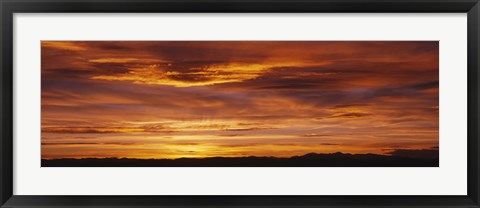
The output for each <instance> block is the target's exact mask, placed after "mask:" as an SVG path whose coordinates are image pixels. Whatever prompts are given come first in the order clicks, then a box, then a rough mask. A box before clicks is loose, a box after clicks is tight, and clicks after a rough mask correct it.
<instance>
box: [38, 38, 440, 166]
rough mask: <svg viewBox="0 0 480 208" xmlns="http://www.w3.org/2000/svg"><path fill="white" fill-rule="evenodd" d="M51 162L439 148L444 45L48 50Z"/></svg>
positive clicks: (51, 45) (157, 44) (105, 45)
mask: <svg viewBox="0 0 480 208" xmlns="http://www.w3.org/2000/svg"><path fill="white" fill-rule="evenodd" d="M41 44H42V48H41V50H42V51H41V53H42V64H41V65H42V121H41V122H42V158H43V159H53V158H87V157H102V158H103V157H128V158H180V157H215V156H223V157H239V156H276V157H290V156H295V155H303V154H306V153H311V152H314V153H333V152H343V153H376V154H385V155H389V154H392V152H394V151H395V150H399V149H402V150H403V149H431V148H438V94H439V88H438V70H439V69H438V67H439V66H438V63H439V57H438V49H439V48H438V47H439V44H438V42H437V41H419V42H405V41H399V42H394V41H391V42H388V41H385V42H381V41H380V42H377V41H345V42H335V41H191V42H188V41H138V42H134V41H42V43H41Z"/></svg>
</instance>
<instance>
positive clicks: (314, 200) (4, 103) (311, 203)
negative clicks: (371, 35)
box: [0, 0, 480, 208]
mask: <svg viewBox="0 0 480 208" xmlns="http://www.w3.org/2000/svg"><path fill="white" fill-rule="evenodd" d="M0 7H1V21H2V22H1V31H2V32H1V34H0V35H1V43H0V44H1V55H0V62H1V66H2V68H1V70H2V71H1V75H0V76H1V78H0V79H1V85H0V87H1V90H0V93H1V94H0V99H1V102H0V105H1V108H0V109H1V117H2V124H1V126H0V128H1V129H0V133H1V142H0V149H1V150H0V152H1V153H0V161H1V163H0V167H1V171H0V174H1V175H0V187H1V189H0V204H1V207H117V206H118V207H178V208H181V207H237V208H240V207H251V208H255V207H262V208H267V207H292V208H293V207H480V203H479V198H480V195H479V193H480V192H479V187H480V186H479V185H480V184H479V181H480V180H479V177H480V175H479V163H480V161H479V150H480V146H479V142H478V140H479V136H480V129H479V128H478V125H479V122H478V119H479V106H478V101H479V98H480V97H479V96H478V93H479V82H478V81H479V78H480V77H479V73H478V70H479V69H480V68H479V59H480V53H479V49H480V47H479V46H480V45H479V35H480V34H479V32H480V29H479V20H480V16H479V13H480V4H479V1H478V0H403V1H402V0H383V1H379V0H336V1H332V0H228V1H227V0H223V1H221V0H83V1H78V0H71V1H68V0H0ZM117 12H121V13H124V12H125V13H157V12H164V13H186V12H193V13H198V12H213V13H220V12H221V13H258V12H266V13H280V12H287V13H307V12H308V13H316V12H328V13H419V12H422V13H467V14H468V150H467V151H468V178H467V180H468V195H466V196H412V195H409V196H372V195H364V196H358V195H355V196H333V195H332V196H329V195H321V196H298V195H297V196H254V195H252V196H245V195H242V196H231V195H228V196H91V195H82V196H25V195H13V179H14V178H13V177H14V175H13V149H12V144H13V138H14V137H13V136H14V135H13V119H14V117H13V108H14V103H13V90H14V89H13V39H14V37H13V14H14V13H117ZM446 180H447V179H446ZM94 188H95V187H92V189H94ZM252 188H254V187H252Z"/></svg>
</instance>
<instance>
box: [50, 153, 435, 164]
mask: <svg viewBox="0 0 480 208" xmlns="http://www.w3.org/2000/svg"><path fill="white" fill-rule="evenodd" d="M435 152H436V153H437V154H436V155H435V154H429V155H425V154H424V155H419V156H413V157H409V156H398V155H392V156H387V155H378V154H344V153H340V152H338V153H332V154H316V153H309V154H306V155H303V156H294V157H290V158H278V157H253V156H251V157H210V158H179V159H131V158H84V159H72V158H62V159H51V160H42V167H438V166H439V159H438V151H432V152H431V153H435Z"/></svg>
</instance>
